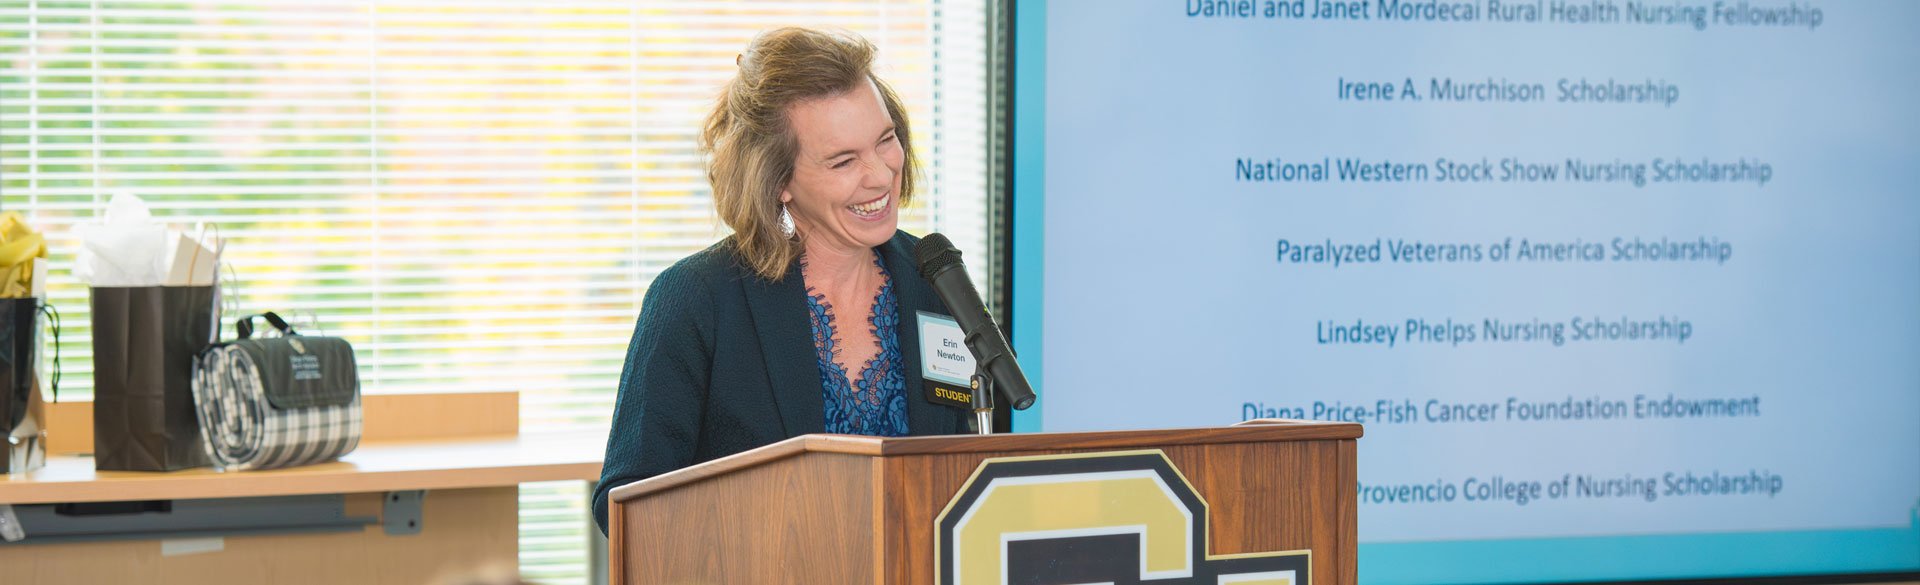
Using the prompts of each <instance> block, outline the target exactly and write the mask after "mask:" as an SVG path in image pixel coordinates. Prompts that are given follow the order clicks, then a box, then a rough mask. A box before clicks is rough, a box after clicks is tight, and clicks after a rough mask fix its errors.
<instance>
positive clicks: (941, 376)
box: [919, 311, 974, 408]
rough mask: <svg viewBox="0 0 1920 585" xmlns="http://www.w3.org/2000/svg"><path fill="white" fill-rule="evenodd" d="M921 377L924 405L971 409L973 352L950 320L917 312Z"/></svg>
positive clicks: (937, 315)
mask: <svg viewBox="0 0 1920 585" xmlns="http://www.w3.org/2000/svg"><path fill="white" fill-rule="evenodd" d="M919 317H920V377H921V378H924V379H925V380H926V384H924V385H925V386H926V387H927V402H932V403H934V404H945V405H948V406H957V407H960V408H970V407H972V406H973V390H972V385H971V384H972V378H973V370H974V367H973V365H974V364H973V352H972V351H971V350H968V349H967V336H966V334H964V333H962V332H961V331H960V323H959V322H958V321H954V320H953V318H952V317H948V316H946V315H940V314H936V313H928V312H926V311H919Z"/></svg>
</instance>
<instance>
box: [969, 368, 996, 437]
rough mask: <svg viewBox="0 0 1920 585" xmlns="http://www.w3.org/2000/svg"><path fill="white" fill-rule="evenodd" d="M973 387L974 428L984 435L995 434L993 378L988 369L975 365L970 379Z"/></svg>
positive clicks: (970, 384)
mask: <svg viewBox="0 0 1920 585" xmlns="http://www.w3.org/2000/svg"><path fill="white" fill-rule="evenodd" d="M967 385H968V386H971V387H972V389H973V428H974V431H975V432H976V433H979V434H982V435H990V434H993V378H992V377H991V376H988V375H987V371H986V370H982V369H980V367H979V366H978V365H975V366H974V369H973V377H972V378H971V379H969V380H968V384H967Z"/></svg>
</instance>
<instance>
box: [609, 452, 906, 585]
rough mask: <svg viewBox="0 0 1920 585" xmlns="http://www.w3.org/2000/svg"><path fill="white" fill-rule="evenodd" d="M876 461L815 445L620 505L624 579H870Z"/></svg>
mask: <svg viewBox="0 0 1920 585" xmlns="http://www.w3.org/2000/svg"><path fill="white" fill-rule="evenodd" d="M873 465H874V462H873V460H872V459H870V458H868V457H863V456H858V455H847V454H836V453H811V454H808V455H807V456H805V457H794V458H787V459H783V460H779V461H775V462H772V463H769V464H766V465H757V466H753V467H750V468H746V469H741V470H738V471H736V472H734V473H729V474H726V475H722V476H717V477H712V478H708V479H706V480H705V481H700V482H697V483H693V484H688V485H683V486H679V487H678V488H676V489H670V490H664V491H656V492H653V493H651V494H649V495H648V496H647V497H644V498H639V499H633V500H628V501H626V502H622V503H619V504H617V505H619V506H621V507H623V508H624V510H622V511H621V513H620V515H619V518H620V521H621V522H622V524H620V525H617V526H615V528H616V529H617V530H618V531H620V532H622V534H621V535H620V536H618V537H616V538H618V541H619V542H620V543H621V545H620V547H621V548H620V549H618V550H616V551H614V553H615V554H613V555H612V559H613V563H614V566H613V567H611V569H612V573H615V574H619V575H622V579H623V580H622V581H620V582H624V583H836V584H839V583H873V582H874V576H875V575H874V570H873V567H874V565H873V563H874V560H873V558H874V557H875V554H874V542H875V538H876V536H875V535H876V532H875V530H874V527H875V524H874V523H875V519H874V517H873V516H874V510H875V507H874V500H875V499H877V494H876V492H875V490H874V489H873V487H874V484H873V477H874V472H873V469H872V466H873Z"/></svg>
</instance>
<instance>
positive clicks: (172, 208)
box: [0, 0, 986, 583]
mask: <svg viewBox="0 0 1920 585" xmlns="http://www.w3.org/2000/svg"><path fill="white" fill-rule="evenodd" d="M984 19H985V9H984V7H983V6H982V4H981V1H980V0H962V1H957V2H956V1H946V0H863V1H849V2H831V1H820V2H771V1H731V2H711V1H700V0H684V1H645V0H630V1H620V2H615V1H598V0H593V1H569V2H525V1H521V0H478V1H475V0H463V1H461V2H442V1H439V0H415V1H388V0H377V1H366V0H362V1H357V2H348V1H333V0H292V1H281V0H260V1H249V2H146V1H98V2H91V1H66V2H61V1H45V0H0V209H6V210H17V211H23V212H25V213H27V214H28V215H29V218H30V220H31V222H32V223H33V225H34V226H36V227H37V228H39V229H42V230H44V231H46V232H47V233H48V235H49V237H50V243H51V248H52V252H53V258H52V259H51V262H50V265H51V275H50V279H49V289H50V296H51V298H52V302H53V303H54V304H56V305H57V306H58V307H59V309H60V310H61V312H62V314H63V316H64V317H65V325H66V328H65V330H64V331H63V332H62V333H63V335H62V338H61V339H60V344H61V352H62V358H63V360H64V362H65V366H66V367H65V370H66V372H65V373H66V376H65V378H64V379H63V388H62V392H61V398H62V399H63V400H71V399H84V398H87V397H88V396H90V393H91V375H90V371H91V368H90V360H91V353H92V348H91V345H90V343H91V340H90V338H89V326H88V324H89V316H88V314H87V292H86V289H85V288H84V287H83V286H81V285H80V284H79V283H78V282H76V281H75V280H74V278H73V276H72V268H73V252H74V251H75V250H76V249H77V248H78V246H79V242H78V241H77V240H75V238H74V237H73V236H72V228H73V226H74V225H75V224H77V223H81V222H87V221H95V220H96V219H97V217H98V214H99V213H100V212H101V211H103V210H104V209H105V205H106V202H107V200H108V199H109V198H111V196H112V195H113V194H115V193H122V192H125V193H133V194H137V195H140V196H141V197H143V198H145V199H146V200H147V202H148V203H149V204H151V205H152V206H153V209H154V213H155V215H156V216H158V217H160V218H161V219H162V220H163V221H168V222H171V223H175V224H180V225H186V224H192V223H195V222H207V223H211V224H216V225H218V226H219V228H220V230H221V231H222V233H224V234H225V235H227V236H228V237H229V238H230V242H229V245H228V254H227V260H228V261H229V262H230V263H231V264H232V266H233V268H234V269H235V272H236V274H237V276H238V280H239V285H238V287H237V289H229V291H228V292H229V293H230V294H237V295H238V297H239V300H240V310H241V311H243V312H248V313H251V312H257V311H261V310H282V311H287V310H291V311H296V312H299V313H301V314H305V315H311V316H313V318H314V319H315V320H316V321H317V323H318V324H319V325H320V327H322V328H323V329H324V330H325V332H326V333H328V334H333V335H340V336H343V337H346V338H348V339H349V340H351V341H352V342H353V343H354V345H355V347H356V349H357V350H358V352H359V354H360V359H361V362H362V368H361V378H362V382H363V386H364V388H365V390H366V391H367V392H376V393H377V392H441V391H488V390H516V391H519V392H521V393H522V394H521V395H522V401H523V408H522V412H523V428H524V429H525V432H542V431H553V430H567V429H582V428H586V429H591V428H597V427H601V426H604V424H605V421H606V419H607V415H608V411H609V410H610V409H611V407H612V402H613V395H614V387H615V384H616V382H617V378H618V376H619V372H620V368H621V361H622V359H623V357H624V355H625V349H626V345H627V341H628V338H629V336H630V334H631V331H632V327H633V319H634V316H635V315H636V314H637V313H638V311H639V309H640V299H641V296H642V295H643V294H644V293H645V289H646V286H647V283H648V282H650V281H651V280H652V279H653V277H654V276H655V275H657V274H659V272H660V270H662V269H664V268H665V267H666V266H668V265H670V264H671V263H672V262H673V261H675V260H677V259H679V258H681V257H684V256H685V255H687V254H689V253H692V252H694V251H697V250H699V249H701V248H704V247H705V246H707V245H709V244H711V243H712V242H714V241H715V240H717V239H718V238H720V237H721V236H723V235H724V234H725V231H724V228H723V227H721V226H719V225H718V224H717V222H716V220H715V218H714V215H713V212H712V204H711V200H710V192H709V191H708V189H707V186H706V182H705V179H704V175H703V173H702V171H701V159H700V157H699V155H698V153H696V152H695V150H694V139H695V132H696V131H697V128H698V126H699V120H700V118H701V117H702V116H704V114H705V113H706V110H707V109H708V108H709V107H711V105H712V103H713V99H714V97H715V95H716V94H717V91H718V89H719V87H720V85H721V84H722V83H724V82H725V81H726V80H727V79H728V78H729V77H731V76H732V75H733V72H734V64H733V58H734V55H735V54H737V53H738V52H739V51H740V49H741V48H742V47H744V46H745V44H746V43H747V41H748V40H749V39H750V38H751V37H752V36H753V35H754V34H756V33H758V32H759V31H761V30H764V29H767V28H771V27H774V26H783V25H802V26H824V27H833V28H841V29H847V30H851V31H854V32H857V33H860V34H862V35H864V36H866V37H867V38H869V39H871V40H873V41H874V42H875V43H876V44H878V45H879V46H880V47H881V64H880V73H881V75H882V76H884V77H886V78H887V79H888V80H889V81H890V82H891V83H893V84H894V85H895V87H896V89H898V90H899V91H900V93H901V94H902V97H903V98H904V99H905V100H906V101H907V103H908V104H909V106H910V108H911V111H910V116H911V119H912V123H913V125H914V128H915V131H916V133H917V135H918V137H919V144H920V146H921V148H922V156H923V159H924V161H925V162H926V163H927V165H926V167H925V168H926V173H927V176H926V179H927V183H926V184H927V185H928V186H930V187H931V188H930V189H929V190H928V191H927V192H924V193H923V195H922V199H920V201H919V202H918V203H917V204H916V205H915V206H914V208H912V209H910V210H908V212H907V213H906V215H905V217H904V220H905V221H904V222H903V227H904V228H905V229H907V230H909V231H912V232H915V233H925V232H928V231H933V230H938V231H943V232H946V233H947V234H948V235H949V236H951V237H952V238H953V239H954V241H955V242H956V243H957V244H959V245H960V246H961V248H962V249H963V250H966V251H967V252H968V254H969V256H968V259H969V260H970V261H971V263H972V264H971V266H970V268H971V269H972V270H973V272H974V278H975V282H977V283H980V284H983V285H984V284H985V281H984V280H982V276H983V275H984V274H985V271H984V268H985V257H984V256H981V255H979V253H983V252H984V251H985V249H986V247H985V245H984V242H985V238H986V232H985V217H984V213H985V211H984V210H985V205H984V190H985V174H986V173H985V166H984V165H985V160H986V157H985V144H984V139H985V130H984V112H985V108H984V101H983V100H984V97H985V88H984V83H985V79H986V74H985V48H984V41H985V36H984V35H985V26H984V25H985V21H984ZM522 493H523V496H522V502H523V506H522V518H523V527H522V528H523V529H522V537H523V540H522V547H523V553H522V560H523V569H524V570H525V571H526V572H527V574H528V576H529V577H530V578H533V579H535V580H539V581H542V582H550V583H570V582H580V581H582V580H583V579H584V573H583V571H584V562H585V559H586V556H585V552H584V549H583V548H582V546H583V544H584V532H583V527H584V526H585V525H584V523H583V521H581V520H580V518H581V517H582V514H583V511H582V508H580V505H579V499H580V498H579V494H580V493H581V492H580V488H579V487H578V486H577V485H574V486H567V485H546V484H542V485H538V486H529V488H528V489H526V490H523V492H522Z"/></svg>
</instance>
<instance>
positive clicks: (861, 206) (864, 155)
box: [780, 82, 906, 253]
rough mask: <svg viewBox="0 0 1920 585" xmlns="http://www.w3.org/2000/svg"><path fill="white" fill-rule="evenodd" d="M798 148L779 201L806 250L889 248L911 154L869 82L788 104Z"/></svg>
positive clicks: (789, 122) (847, 250) (878, 93)
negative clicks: (902, 177)
mask: <svg viewBox="0 0 1920 585" xmlns="http://www.w3.org/2000/svg"><path fill="white" fill-rule="evenodd" d="M787 123H788V124H792V125H793V133H794V135H795V137H797V138H798V141H799V147H800V151H799V154H797V155H796V156H795V158H794V161H793V163H794V164H793V180H792V181H791V182H789V183H787V188H786V190H785V191H782V192H781V193H780V202H781V203H785V204H786V205H787V211H788V212H789V213H791V214H793V227H794V230H795V231H797V232H799V234H800V236H801V238H803V240H804V241H805V242H806V243H807V245H808V247H810V248H816V249H818V247H825V249H830V250H839V251H844V252H848V253H851V252H854V251H857V250H862V249H866V248H872V247H874V246H878V245H880V244H884V243H886V242H887V240H889V239H891V238H893V232H894V229H895V227H896V226H897V225H898V224H899V216H898V208H899V201H900V179H901V174H900V173H901V167H902V166H904V164H905V160H906V152H905V150H903V149H902V148H901V147H900V140H899V138H898V137H897V136H895V135H894V127H893V118H892V117H891V116H888V115H887V108H886V106H885V105H884V104H883V103H882V102H881V101H880V90H879V89H878V88H875V87H874V86H873V83H872V82H868V83H863V84H860V85H859V86H857V87H855V88H854V89H853V90H852V91H848V92H846V93H843V94H840V95H836V96H829V97H824V98H819V99H814V100H808V101H804V102H800V103H797V104H794V105H792V106H790V109H789V111H788V112H787Z"/></svg>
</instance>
